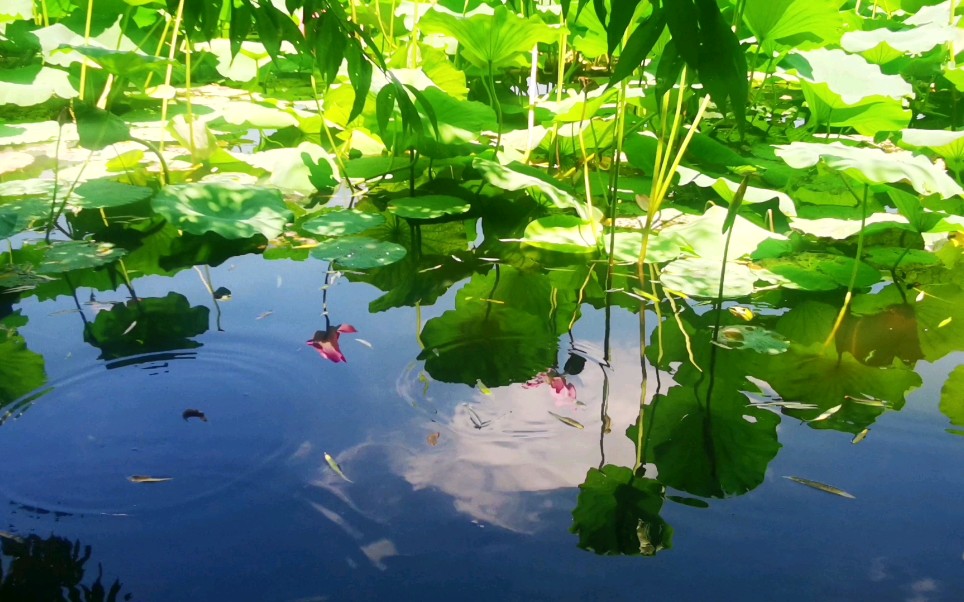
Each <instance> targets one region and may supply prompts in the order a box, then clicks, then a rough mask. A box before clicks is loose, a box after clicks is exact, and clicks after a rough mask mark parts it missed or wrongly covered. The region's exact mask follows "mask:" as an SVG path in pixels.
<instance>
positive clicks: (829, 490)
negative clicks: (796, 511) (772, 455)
mask: <svg viewBox="0 0 964 602" xmlns="http://www.w3.org/2000/svg"><path fill="white" fill-rule="evenodd" d="M783 478H784V479H790V480H791V481H793V482H794V483H800V484H801V485H806V486H807V487H812V488H814V489H819V490H820V491H823V492H824V493H832V494H833V495H839V496H840V497H845V498H848V499H851V500H855V499H857V497H856V496H854V495H851V494H849V493H847V492H846V491H844V490H843V489H837V488H836V487H834V486H832V485H827V484H825V483H820V482H818V481H811V480H810V479H804V478H801V477H788V476H784V477H783Z"/></svg>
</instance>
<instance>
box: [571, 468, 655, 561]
mask: <svg viewBox="0 0 964 602" xmlns="http://www.w3.org/2000/svg"><path fill="white" fill-rule="evenodd" d="M663 491H664V490H663V486H662V485H661V484H660V482H659V481H654V480H652V479H644V478H640V477H637V476H635V475H633V471H632V470H631V469H629V468H624V467H622V466H613V465H611V464H607V465H606V466H603V468H602V470H598V469H596V468H591V469H589V472H588V473H587V474H586V482H585V483H583V484H582V485H580V486H579V500H578V502H577V503H576V508H575V509H574V510H573V511H572V519H573V524H572V527H571V529H570V530H571V531H572V532H573V533H578V534H579V547H580V548H583V549H586V550H592V551H593V552H595V553H597V554H626V555H639V554H642V555H644V556H652V555H653V554H655V553H656V552H658V551H659V550H662V549H666V548H670V547H672V544H673V528H672V527H670V526H669V525H668V524H667V523H666V521H664V520H663V519H662V518H660V516H659V511H660V509H661V508H662V506H663Z"/></svg>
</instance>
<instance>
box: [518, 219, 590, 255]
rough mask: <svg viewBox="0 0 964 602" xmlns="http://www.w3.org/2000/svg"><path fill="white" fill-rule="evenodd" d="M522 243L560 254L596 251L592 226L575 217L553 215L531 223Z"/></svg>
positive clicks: (527, 227)
mask: <svg viewBox="0 0 964 602" xmlns="http://www.w3.org/2000/svg"><path fill="white" fill-rule="evenodd" d="M522 241H523V242H525V243H526V244H529V245H532V246H533V247H537V248H540V249H549V250H552V251H558V252H560V253H592V252H593V251H595V250H596V235H595V233H594V232H593V229H592V224H591V223H590V222H588V221H586V220H584V219H582V218H580V217H576V216H574V215H551V216H549V217H542V218H539V219H537V220H535V221H533V222H530V223H529V225H528V226H526V231H525V234H524V235H523V237H522Z"/></svg>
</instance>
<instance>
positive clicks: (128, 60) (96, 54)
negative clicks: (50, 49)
mask: <svg viewBox="0 0 964 602" xmlns="http://www.w3.org/2000/svg"><path fill="white" fill-rule="evenodd" d="M63 50H73V51H75V52H79V53H80V54H82V55H84V56H86V57H87V58H89V59H91V60H92V61H94V62H95V63H97V64H98V65H100V67H101V68H102V69H103V70H104V71H106V72H108V73H112V74H114V75H120V76H123V77H130V76H132V75H137V74H140V73H153V74H154V75H156V76H159V77H163V76H164V74H165V72H166V71H167V66H168V65H170V64H172V63H171V61H169V60H167V59H162V58H159V57H156V56H152V55H149V54H144V53H143V52H137V51H134V50H110V49H108V48H101V47H98V46H84V45H71V44H61V45H60V46H59V47H57V49H56V51H58V52H60V51H63Z"/></svg>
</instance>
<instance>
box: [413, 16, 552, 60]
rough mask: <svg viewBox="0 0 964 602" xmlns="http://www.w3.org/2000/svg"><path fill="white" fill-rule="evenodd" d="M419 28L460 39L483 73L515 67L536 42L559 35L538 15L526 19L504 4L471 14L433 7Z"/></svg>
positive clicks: (469, 56) (462, 49)
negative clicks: (434, 8) (522, 55)
mask: <svg viewBox="0 0 964 602" xmlns="http://www.w3.org/2000/svg"><path fill="white" fill-rule="evenodd" d="M419 27H420V28H421V30H422V32H423V33H441V34H445V35H449V36H452V37H453V38H455V39H457V40H458V41H459V44H460V45H461V50H460V51H461V54H462V56H463V57H465V59H466V60H467V61H469V62H470V63H472V64H473V65H474V66H475V67H477V68H478V69H480V70H482V71H483V72H488V71H489V70H490V69H502V68H504V67H508V66H511V65H513V64H515V63H516V61H517V59H518V58H519V55H521V54H524V53H527V52H529V51H530V50H532V47H533V46H534V45H535V44H537V43H539V42H543V43H551V42H554V41H555V40H556V39H557V38H558V35H557V34H556V33H555V32H553V31H552V29H550V28H549V27H548V26H547V25H545V24H544V23H542V22H541V21H540V20H539V18H538V17H535V16H533V17H530V18H528V19H524V18H522V17H520V16H519V15H517V14H515V13H514V12H511V11H509V10H508V9H507V8H506V7H504V6H501V5H500V6H498V7H497V8H496V9H495V10H494V12H493V13H492V14H476V15H473V16H471V17H462V16H459V15H455V14H451V13H448V12H442V11H439V10H431V11H428V12H427V13H425V15H424V16H423V17H422V18H421V20H420V21H419Z"/></svg>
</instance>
